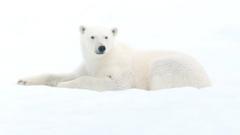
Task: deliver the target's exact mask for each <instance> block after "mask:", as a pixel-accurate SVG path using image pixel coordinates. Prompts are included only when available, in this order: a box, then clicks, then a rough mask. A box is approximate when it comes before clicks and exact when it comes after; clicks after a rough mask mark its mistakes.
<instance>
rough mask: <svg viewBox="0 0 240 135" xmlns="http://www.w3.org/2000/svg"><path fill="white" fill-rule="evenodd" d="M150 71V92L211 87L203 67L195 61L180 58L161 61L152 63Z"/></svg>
mask: <svg viewBox="0 0 240 135" xmlns="http://www.w3.org/2000/svg"><path fill="white" fill-rule="evenodd" d="M150 69H151V71H150V86H149V88H150V90H154V89H165V88H176V87H196V88H202V87H206V86H209V85H210V82H209V79H208V76H207V74H206V73H205V71H204V70H203V69H202V67H201V65H200V64H198V63H196V62H194V61H184V60H182V59H178V58H167V59H159V60H157V61H155V62H153V63H152V65H151V68H150Z"/></svg>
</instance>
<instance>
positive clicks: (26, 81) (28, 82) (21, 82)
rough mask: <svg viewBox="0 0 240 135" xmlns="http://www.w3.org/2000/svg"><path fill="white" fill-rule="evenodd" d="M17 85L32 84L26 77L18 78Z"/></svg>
mask: <svg viewBox="0 0 240 135" xmlns="http://www.w3.org/2000/svg"><path fill="white" fill-rule="evenodd" d="M17 84H18V85H32V83H31V81H29V80H27V79H20V80H18V82H17Z"/></svg>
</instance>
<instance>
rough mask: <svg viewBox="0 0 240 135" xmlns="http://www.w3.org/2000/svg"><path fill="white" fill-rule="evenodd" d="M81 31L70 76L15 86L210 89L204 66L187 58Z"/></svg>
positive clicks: (102, 31) (110, 32) (100, 31)
mask: <svg viewBox="0 0 240 135" xmlns="http://www.w3.org/2000/svg"><path fill="white" fill-rule="evenodd" d="M80 31H81V46H82V54H83V57H84V64H83V65H82V66H81V68H80V69H78V70H77V71H76V72H73V73H71V74H65V75H41V76H36V77H31V78H27V79H20V80H19V81H18V83H19V84H22V85H49V86H57V87H67V88H81V89H93V90H98V91H103V90H120V89H128V88H139V89H146V90H155V89H164V88H175V87H186V86H190V87H196V88H202V87H206V86H210V81H209V79H208V76H207V74H206V72H205V71H204V69H203V67H202V66H201V65H200V64H199V63H198V62H197V61H195V60H194V59H193V58H192V57H190V56H187V55H185V54H181V53H176V52H165V51H148V52H144V51H138V50H134V49H131V48H129V47H127V46H125V45H123V44H121V43H119V42H117V41H115V37H116V34H117V29H106V28H98V27H84V26H82V27H81V29H80ZM91 36H94V39H91ZM105 36H107V37H108V39H105ZM100 45H104V46H105V47H106V51H105V53H104V54H97V51H98V47H99V46H100Z"/></svg>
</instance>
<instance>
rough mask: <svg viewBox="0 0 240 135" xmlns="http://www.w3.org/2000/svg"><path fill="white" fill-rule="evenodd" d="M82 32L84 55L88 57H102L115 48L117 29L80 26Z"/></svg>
mask: <svg viewBox="0 0 240 135" xmlns="http://www.w3.org/2000/svg"><path fill="white" fill-rule="evenodd" d="M80 32H81V46H82V52H83V54H84V55H85V56H86V55H87V56H88V57H101V56H104V55H105V54H107V53H108V52H110V51H111V49H112V48H113V46H114V44H115V37H116V35H117V28H112V29H108V28H101V27H86V26H80Z"/></svg>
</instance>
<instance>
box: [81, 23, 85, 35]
mask: <svg viewBox="0 0 240 135" xmlns="http://www.w3.org/2000/svg"><path fill="white" fill-rule="evenodd" d="M85 31H86V27H85V26H83V25H81V26H80V32H81V33H82V34H84V32H85Z"/></svg>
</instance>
